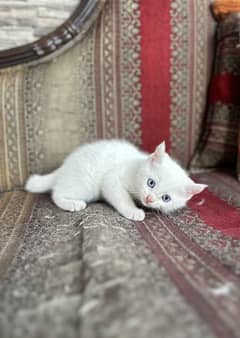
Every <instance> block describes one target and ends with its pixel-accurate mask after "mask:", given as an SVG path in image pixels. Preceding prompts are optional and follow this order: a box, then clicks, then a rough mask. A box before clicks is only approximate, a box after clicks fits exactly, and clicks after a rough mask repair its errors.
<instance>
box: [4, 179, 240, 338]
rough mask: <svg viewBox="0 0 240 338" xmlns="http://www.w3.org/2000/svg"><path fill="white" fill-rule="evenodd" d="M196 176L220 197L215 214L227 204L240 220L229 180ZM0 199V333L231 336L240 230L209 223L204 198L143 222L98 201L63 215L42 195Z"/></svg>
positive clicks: (234, 322)
mask: <svg viewBox="0 0 240 338" xmlns="http://www.w3.org/2000/svg"><path fill="white" fill-rule="evenodd" d="M196 179H198V180H199V181H201V182H204V183H207V184H209V187H210V191H211V193H212V194H213V195H214V196H215V199H216V198H218V197H217V196H216V194H217V195H218V196H219V197H221V201H219V202H218V203H219V205H221V208H218V213H219V214H221V213H222V214H223V213H224V208H223V207H222V204H221V203H225V208H228V207H234V211H232V215H234V212H238V217H239V216H240V213H239V211H237V208H239V206H240V199H239V196H240V194H239V193H240V189H239V187H238V186H236V181H235V180H234V179H233V178H231V177H230V176H228V175H225V174H222V173H212V174H210V175H206V174H203V175H200V176H198V177H196ZM216 182H217V184H216ZM229 196H231V200H229ZM0 197H1V198H0V203H1V205H0V223H1V231H0V297H1V302H0V336H2V337H26V338H28V337H29V338H30V337H37V336H41V337H49V334H50V333H51V337H66V336H68V337H96V338H101V337H103V338H105V337H123V336H124V337H126V338H133V337H139V338H145V337H152V338H154V337H156V336H158V334H159V332H164V337H166V338H172V337H186V336H189V337H190V336H194V337H199V338H200V337H202V336H203V335H204V336H205V337H209V338H214V337H216V336H218V333H219V332H221V336H224V337H233V335H229V332H231V334H232V333H236V335H235V336H237V334H238V332H239V329H240V327H239V320H238V316H239V306H240V298H239V292H238V290H239V285H240V279H239V276H240V264H239V262H240V260H239V249H240V233H239V232H238V233H237V232H235V239H234V238H231V237H230V236H228V235H226V234H227V233H228V234H229V233H231V231H232V230H231V228H230V226H229V227H227V225H226V224H225V227H224V228H222V229H221V231H216V228H215V229H214V227H213V226H216V224H217V222H216V221H214V222H215V224H214V223H212V221H211V222H210V223H208V222H209V219H208V220H207V219H206V218H204V217H203V214H204V213H206V209H204V206H205V205H206V204H207V203H208V201H210V202H211V199H209V196H208V195H203V196H200V197H199V199H198V200H193V201H192V204H191V205H189V208H187V209H185V210H182V211H181V212H179V213H177V214H175V215H169V216H163V215H160V214H158V213H155V212H152V211H148V212H147V217H146V220H145V221H144V222H132V221H129V220H127V219H125V218H123V217H121V216H120V215H119V214H118V213H117V212H116V211H114V210H113V209H112V208H110V207H109V206H107V205H105V204H102V203H95V204H91V205H90V206H88V208H87V209H86V210H84V211H81V212H76V213H70V212H65V211H63V210H60V209H58V208H57V207H55V206H54V205H53V203H52V202H51V200H50V197H49V196H48V195H31V194H29V193H26V192H22V191H15V192H6V193H4V194H2V195H1V196H0ZM204 199H205V201H204ZM224 201H225V202H224ZM201 208H202V209H201ZM210 211H211V212H212V216H214V215H215V214H214V213H215V212H216V209H214V208H210ZM237 224H238V230H239V220H238V223H237ZM218 226H219V225H218ZM219 229H220V228H219ZM224 232H225V233H226V234H224ZM223 302H224V307H223V306H222V304H223ZM223 333H224V335H223Z"/></svg>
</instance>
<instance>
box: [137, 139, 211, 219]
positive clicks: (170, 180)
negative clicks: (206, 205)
mask: <svg viewBox="0 0 240 338" xmlns="http://www.w3.org/2000/svg"><path fill="white" fill-rule="evenodd" d="M135 185H136V186H135V189H136V191H137V197H138V199H139V200H140V201H141V203H142V204H143V205H145V206H146V207H149V208H154V209H160V210H161V211H162V212H163V213H170V212H172V211H175V210H177V209H179V208H183V207H185V206H186V203H187V201H188V200H190V199H191V198H192V197H193V196H194V195H196V194H198V193H200V192H201V191H203V190H204V189H205V188H206V187H207V185H205V184H197V183H194V182H193V181H192V180H191V179H190V177H189V176H188V175H187V173H186V172H185V170H183V169H182V168H181V167H180V166H179V164H177V163H176V162H175V161H174V160H172V159H171V158H170V157H169V155H168V154H167V153H166V152H165V143H164V142H163V143H161V144H160V145H159V146H158V147H157V148H156V150H155V151H154V153H152V154H151V155H149V157H148V159H147V160H146V161H144V163H143V164H142V165H141V166H140V167H139V170H138V172H137V175H136V181H135Z"/></svg>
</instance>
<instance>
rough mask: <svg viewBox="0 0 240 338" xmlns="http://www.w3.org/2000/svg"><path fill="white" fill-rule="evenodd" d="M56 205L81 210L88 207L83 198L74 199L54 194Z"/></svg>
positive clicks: (66, 208)
mask: <svg viewBox="0 0 240 338" xmlns="http://www.w3.org/2000/svg"><path fill="white" fill-rule="evenodd" d="M53 201H54V202H55V203H56V205H57V206H58V207H59V208H61V209H63V210H66V211H72V212H73V211H80V210H83V209H85V208H86V206H87V203H86V202H85V201H83V200H72V199H67V198H63V197H59V196H53Z"/></svg>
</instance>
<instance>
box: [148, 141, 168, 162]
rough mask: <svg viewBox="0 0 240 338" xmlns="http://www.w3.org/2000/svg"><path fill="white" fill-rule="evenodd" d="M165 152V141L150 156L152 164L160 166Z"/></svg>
mask: <svg viewBox="0 0 240 338" xmlns="http://www.w3.org/2000/svg"><path fill="white" fill-rule="evenodd" d="M165 152H166V145H165V141H163V142H162V143H160V144H159V145H158V146H157V147H156V149H155V151H154V152H153V153H152V154H151V155H150V161H151V163H157V164H160V163H161V161H162V159H163V157H164V155H165Z"/></svg>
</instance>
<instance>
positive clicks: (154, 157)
mask: <svg viewBox="0 0 240 338" xmlns="http://www.w3.org/2000/svg"><path fill="white" fill-rule="evenodd" d="M157 159H158V156H157V154H156V153H153V154H152V155H151V156H150V161H151V163H154V162H156V161H157Z"/></svg>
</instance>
